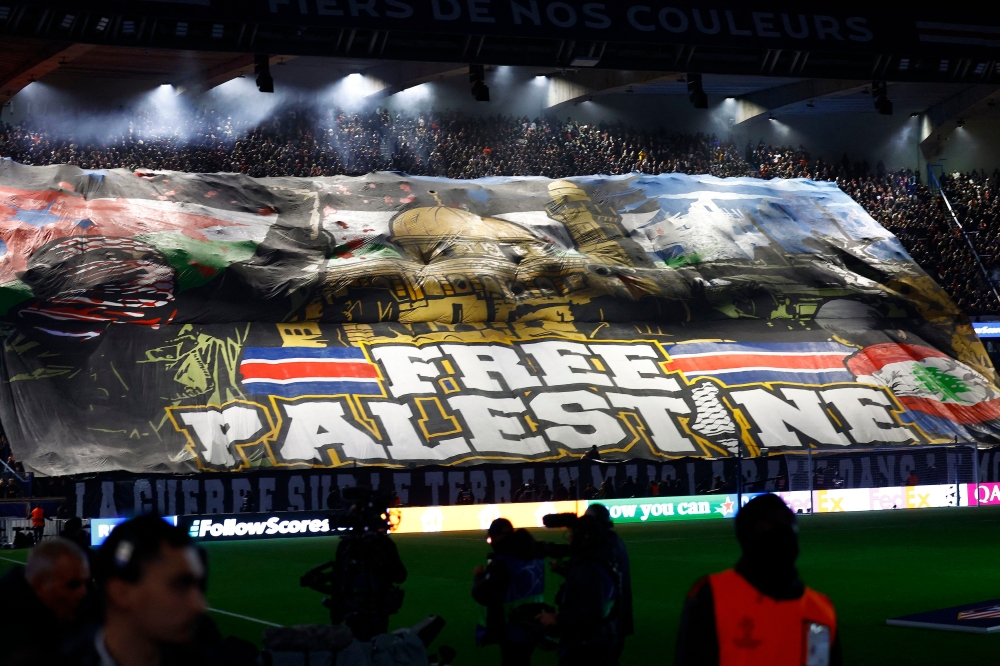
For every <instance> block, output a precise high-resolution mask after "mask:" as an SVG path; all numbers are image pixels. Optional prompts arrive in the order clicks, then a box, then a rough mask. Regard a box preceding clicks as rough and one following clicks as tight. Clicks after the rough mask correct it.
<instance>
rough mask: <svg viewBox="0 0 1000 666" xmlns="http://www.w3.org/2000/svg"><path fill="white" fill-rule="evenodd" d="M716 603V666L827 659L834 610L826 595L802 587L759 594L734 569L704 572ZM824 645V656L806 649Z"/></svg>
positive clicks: (783, 665) (792, 665)
mask: <svg viewBox="0 0 1000 666" xmlns="http://www.w3.org/2000/svg"><path fill="white" fill-rule="evenodd" d="M708 579H709V583H710V584H711V586H712V598H713V600H714V603H715V630H716V635H717V636H718V640H719V666H756V665H758V664H768V666H806V665H807V664H827V663H829V648H830V647H831V646H832V645H833V640H834V637H835V636H836V632H837V613H836V611H835V610H834V608H833V604H832V603H831V602H830V600H829V599H828V598H827V596H826V595H825V594H821V593H819V592H817V591H815V590H811V589H809V588H808V587H807V588H806V591H805V594H803V595H802V597H800V598H799V599H791V600H788V601H778V600H776V599H772V598H771V597H769V596H767V595H766V594H761V593H760V592H758V591H757V589H756V588H755V587H754V586H753V585H751V584H750V583H748V582H747V580H746V579H745V578H744V577H743V576H741V575H739V574H738V573H736V571H734V570H733V569H729V570H728V571H723V572H722V573H717V574H712V575H711V576H709V577H708ZM817 648H818V649H819V650H820V651H822V650H824V648H825V650H826V655H827V657H826V658H825V659H824V658H823V656H822V655H816V654H814V655H812V656H811V655H810V654H809V650H810V649H813V650H814V651H815V650H816V649H817Z"/></svg>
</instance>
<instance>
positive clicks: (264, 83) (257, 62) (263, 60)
mask: <svg viewBox="0 0 1000 666" xmlns="http://www.w3.org/2000/svg"><path fill="white" fill-rule="evenodd" d="M253 71H254V74H256V75H257V90H259V91H261V92H262V93H273V92H274V79H273V78H271V57H270V56H269V55H267V54H266V53H255V54H254V56H253Z"/></svg>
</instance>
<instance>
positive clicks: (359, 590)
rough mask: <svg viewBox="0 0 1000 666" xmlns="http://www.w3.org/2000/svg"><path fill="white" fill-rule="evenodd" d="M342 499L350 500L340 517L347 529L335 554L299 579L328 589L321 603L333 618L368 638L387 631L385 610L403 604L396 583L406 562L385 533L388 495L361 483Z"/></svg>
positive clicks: (403, 577)
mask: <svg viewBox="0 0 1000 666" xmlns="http://www.w3.org/2000/svg"><path fill="white" fill-rule="evenodd" d="M344 499H345V500H354V503H353V504H352V505H351V508H350V510H349V512H348V513H347V515H346V516H345V517H344V519H343V520H342V521H341V525H340V526H342V527H346V528H348V530H349V531H348V532H347V533H346V534H345V535H344V536H343V537H341V539H340V543H339V544H337V556H336V559H335V560H333V561H332V562H327V563H325V564H322V565H320V566H318V567H316V568H315V569H313V570H312V571H309V572H308V573H306V574H305V575H304V576H302V579H301V581H300V583H301V585H302V586H303V587H308V588H310V589H313V590H316V591H317V592H321V593H323V594H328V595H329V598H328V599H326V600H325V601H324V604H325V605H326V606H327V607H328V608H329V609H330V621H331V622H333V623H334V624H340V623H342V622H343V623H344V624H346V625H347V626H348V627H349V628H350V629H351V632H352V633H353V634H354V637H355V638H357V639H358V640H359V641H370V640H371V639H372V637H373V636H376V635H378V634H384V633H387V632H388V631H389V616H390V615H392V614H394V613H396V612H398V611H399V609H400V607H401V606H402V604H403V591H402V590H401V589H399V588H398V587H397V585H399V584H401V583H403V582H405V581H406V567H405V566H404V565H403V561H402V560H401V559H400V558H399V551H397V550H396V544H394V543H393V542H392V539H390V538H389V535H388V531H389V519H388V515H389V502H390V499H389V498H382V497H380V496H376V495H373V494H372V492H371V491H370V490H365V489H360V488H359V489H354V490H352V491H351V493H350V495H349V494H348V493H347V492H345V493H344ZM333 521H334V517H333V516H331V522H333Z"/></svg>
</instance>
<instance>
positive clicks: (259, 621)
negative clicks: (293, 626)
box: [207, 608, 285, 627]
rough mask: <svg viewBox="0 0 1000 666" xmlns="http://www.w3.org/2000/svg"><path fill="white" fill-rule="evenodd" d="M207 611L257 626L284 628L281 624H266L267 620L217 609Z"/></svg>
mask: <svg viewBox="0 0 1000 666" xmlns="http://www.w3.org/2000/svg"><path fill="white" fill-rule="evenodd" d="M207 610H210V611H212V612H213V613H222V614H223V615H228V616H230V617H238V618H239V619H241V620H247V621H249V622H256V623H258V624H266V625H267V626H269V627H283V626H285V625H283V624H275V623H274V622H268V621H267V620H258V619H257V618H255V617H250V616H249V615H240V614H239V613H230V612H229V611H224V610H221V609H219V608H209V609H207Z"/></svg>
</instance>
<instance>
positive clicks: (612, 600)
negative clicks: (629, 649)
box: [538, 515, 621, 666]
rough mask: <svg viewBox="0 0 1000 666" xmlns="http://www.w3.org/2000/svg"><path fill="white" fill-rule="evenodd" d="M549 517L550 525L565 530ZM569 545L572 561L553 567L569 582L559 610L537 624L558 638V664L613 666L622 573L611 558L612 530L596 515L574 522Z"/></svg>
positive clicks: (541, 617) (561, 592) (561, 594)
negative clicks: (549, 630)
mask: <svg viewBox="0 0 1000 666" xmlns="http://www.w3.org/2000/svg"><path fill="white" fill-rule="evenodd" d="M560 517H561V516H560ZM549 518H550V516H546V521H545V525H546V527H554V526H565V521H555V522H554V521H550V520H548V519H549ZM574 518H575V517H574ZM559 523H563V524H559ZM569 546H570V547H569V551H570V557H569V559H568V560H566V561H565V562H564V563H561V564H560V565H559V566H557V567H554V570H555V571H556V573H558V574H559V575H561V576H563V578H565V582H564V583H563V586H562V587H561V588H560V590H559V593H558V594H557V595H556V604H557V605H558V607H559V610H558V612H557V613H543V614H541V615H539V616H538V620H539V622H541V624H542V625H543V626H546V627H552V628H554V629H555V630H556V632H557V633H558V635H559V666H615V665H616V664H617V663H618V657H617V653H618V650H619V643H620V639H619V636H618V632H619V630H618V623H619V621H618V615H617V606H618V601H619V599H620V598H621V575H620V573H619V572H618V569H617V567H615V565H614V562H613V560H612V559H611V558H610V556H609V553H610V547H609V537H608V530H606V529H605V528H604V526H602V525H601V523H600V521H599V520H598V519H597V518H595V517H594V516H592V515H590V516H588V515H584V516H581V517H580V518H576V519H575V520H572V522H571V527H570V543H569Z"/></svg>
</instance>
